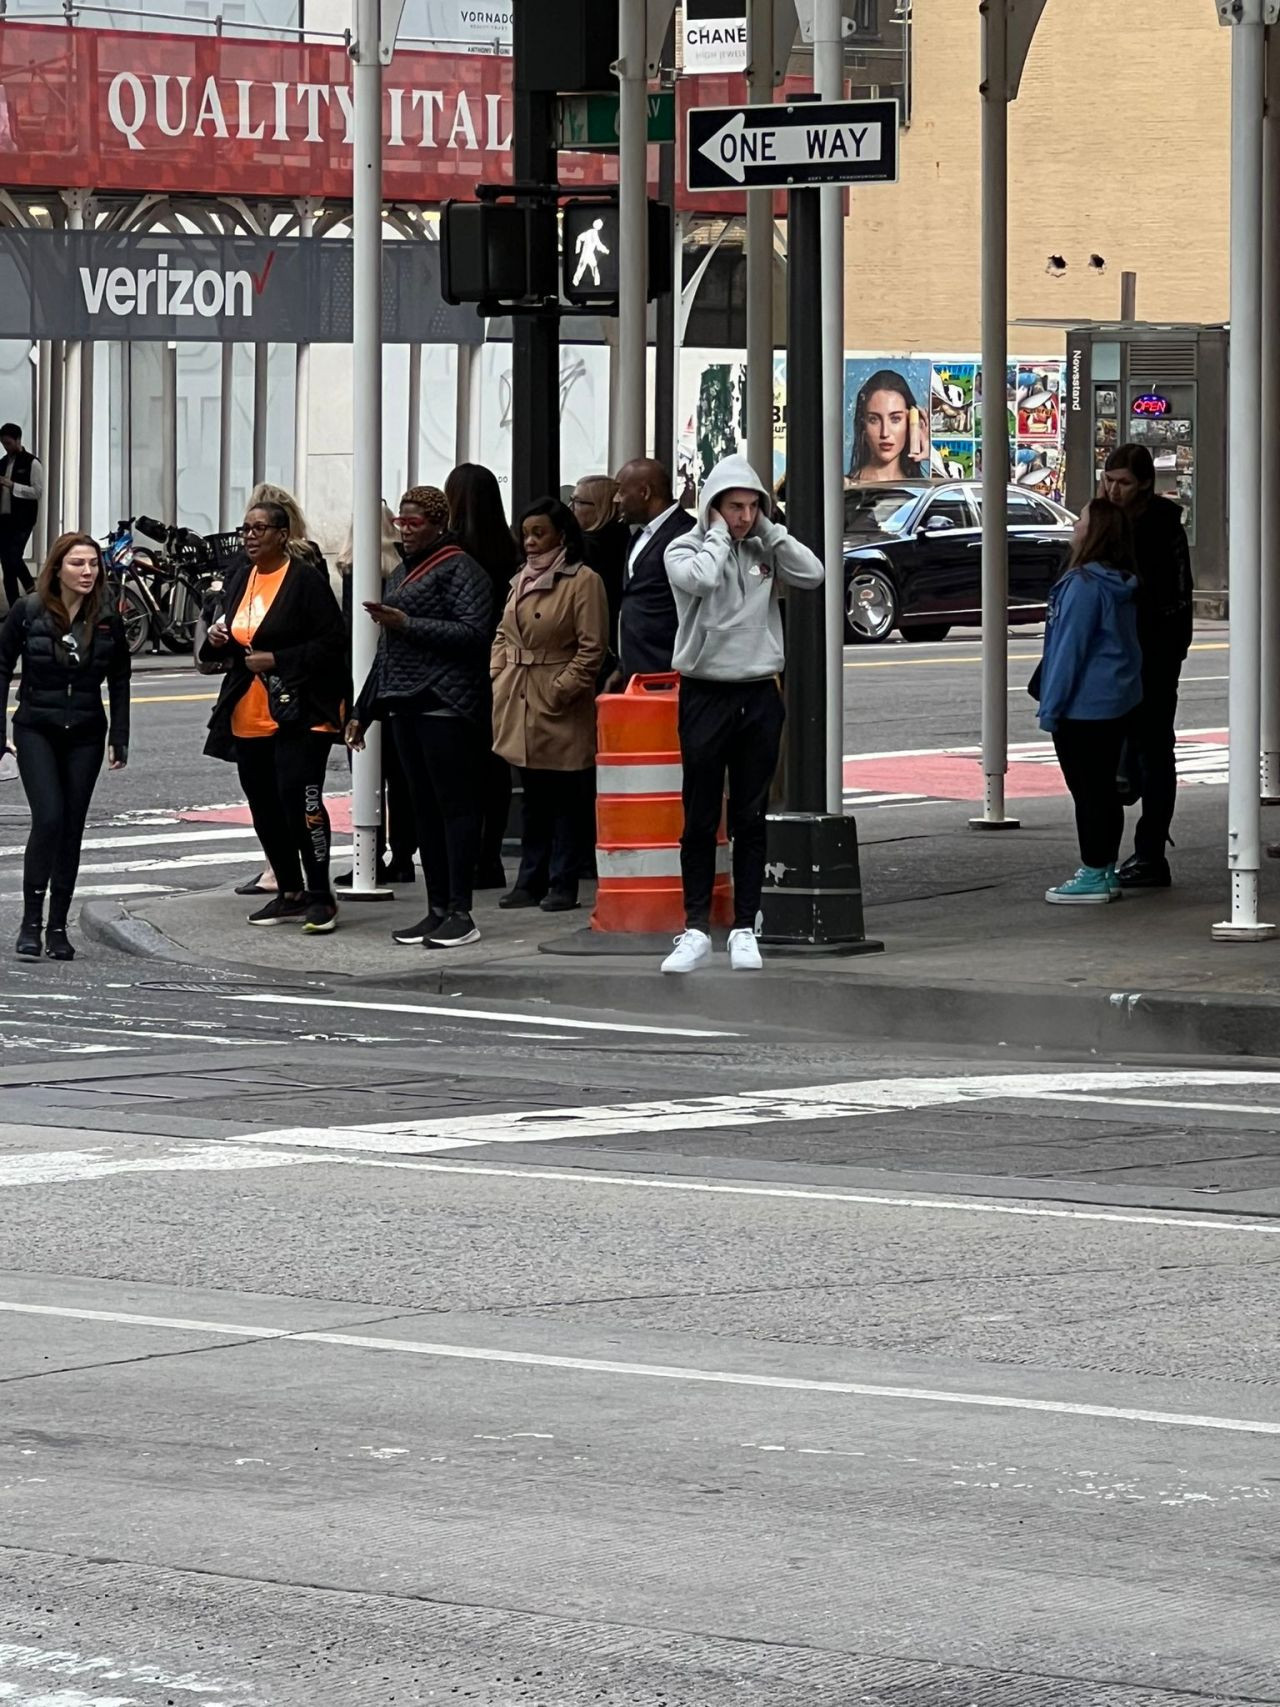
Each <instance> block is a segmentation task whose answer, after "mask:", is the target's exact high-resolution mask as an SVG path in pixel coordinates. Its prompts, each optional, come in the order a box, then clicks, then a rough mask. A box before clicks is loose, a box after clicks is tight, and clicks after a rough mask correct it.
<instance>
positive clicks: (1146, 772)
mask: <svg viewBox="0 0 1280 1707" xmlns="http://www.w3.org/2000/svg"><path fill="white" fill-rule="evenodd" d="M1181 671H1182V666H1181V664H1178V663H1174V664H1171V665H1170V664H1165V665H1161V666H1160V667H1158V668H1156V667H1145V668H1144V669H1143V672H1142V704H1141V705H1140V706H1139V707H1138V709H1137V710H1136V711H1135V712H1134V714H1133V720H1132V722H1131V724H1130V726H1129V750H1130V752H1131V753H1133V754H1134V755H1135V757H1136V760H1137V774H1136V776H1135V777H1134V781H1135V782H1136V783H1137V785H1138V787H1139V788H1141V790H1142V816H1141V818H1140V819H1139V820H1138V828H1137V831H1136V832H1135V834H1134V838H1133V851H1134V852H1135V853H1136V854H1137V856H1138V858H1139V859H1146V860H1162V859H1164V857H1165V848H1166V846H1167V844H1168V841H1169V827H1170V825H1171V824H1172V823H1173V810H1174V806H1175V804H1176V802H1177V795H1178V772H1177V766H1176V765H1175V763H1174V746H1175V743H1176V740H1177V737H1176V736H1175V734H1174V732H1173V725H1174V721H1175V719H1176V718H1177V715H1178V677H1179V675H1180V674H1181Z"/></svg>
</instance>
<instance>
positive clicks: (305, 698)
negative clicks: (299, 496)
mask: <svg viewBox="0 0 1280 1707" xmlns="http://www.w3.org/2000/svg"><path fill="white" fill-rule="evenodd" d="M244 548H245V561H244V563H243V564H242V565H240V566H239V567H237V568H236V569H233V570H232V572H231V574H230V575H229V576H228V579H227V584H226V586H225V587H224V588H223V609H222V612H221V614H220V615H219V617H218V618H217V620H216V621H214V622H213V623H212V624H211V625H210V627H209V633H208V638H207V640H206V642H205V646H204V649H203V651H202V653H201V656H202V657H203V658H205V659H212V658H218V657H225V656H226V655H227V648H230V649H231V652H232V657H231V665H230V668H229V669H228V671H227V673H226V675H225V676H224V677H223V681H222V692H221V693H220V694H219V695H218V703H217V705H215V706H214V708H213V715H212V717H211V718H210V719H209V739H208V741H207V742H206V743H205V749H204V750H205V752H206V753H208V754H209V755H210V756H211V757H213V758H219V759H227V760H229V761H231V762H233V763H234V764H235V766H236V768H237V770H238V771H239V773H240V786H241V787H242V788H243V789H244V793H245V798H246V799H247V800H248V802H249V810H250V812H251V813H252V815H253V827H254V829H255V830H256V831H257V834H258V839H259V841H260V842H261V843H262V847H263V851H264V852H265V854H266V856H267V859H268V861H269V863H270V865H271V869H272V870H273V871H274V872H275V874H276V882H277V884H278V886H279V887H278V892H277V894H276V895H275V896H273V897H272V899H271V900H270V901H268V902H267V904H266V906H265V907H260V908H259V909H258V911H257V912H256V913H251V914H250V915H249V923H250V924H251V925H281V924H299V925H301V926H302V929H303V930H304V931H306V932H308V933H309V934H311V935H316V936H318V935H323V934H325V933H327V932H329V931H332V930H333V929H334V928H335V927H336V925H337V919H338V907H337V902H336V901H335V900H334V895H333V886H332V884H331V883H330V880H329V845H330V833H329V814H328V812H327V811H326V810H325V804H324V776H325V768H326V766H327V764H328V761H329V753H330V750H331V749H332V747H333V744H334V742H335V741H336V740H338V738H339V731H340V730H341V727H342V719H343V711H344V706H345V701H346V699H347V698H348V694H347V691H346V690H347V657H346V629H345V627H344V625H343V621H342V611H341V609H340V608H339V605H338V601H337V600H336V599H335V598H334V596H333V592H332V590H331V589H330V587H329V584H328V581H327V579H326V578H325V577H323V576H321V575H317V574H316V571H315V568H314V566H313V565H312V563H311V562H309V561H308V560H307V559H306V558H304V557H302V556H300V555H299V550H298V547H297V546H296V545H295V544H294V542H293V541H291V540H290V537H289V517H288V515H287V513H286V512H285V511H284V509H282V508H281V506H280V505H279V504H272V503H262V504H258V505H256V506H255V507H254V508H253V509H251V510H250V511H249V513H248V514H247V515H246V517H245V519H244Z"/></svg>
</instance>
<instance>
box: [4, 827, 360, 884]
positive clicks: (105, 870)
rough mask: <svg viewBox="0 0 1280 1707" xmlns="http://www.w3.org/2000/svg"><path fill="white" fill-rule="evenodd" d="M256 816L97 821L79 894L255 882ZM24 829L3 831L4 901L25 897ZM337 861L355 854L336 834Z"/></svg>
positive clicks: (88, 839)
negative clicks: (218, 819) (253, 818)
mask: <svg viewBox="0 0 1280 1707" xmlns="http://www.w3.org/2000/svg"><path fill="white" fill-rule="evenodd" d="M331 804H332V803H331ZM202 812H210V813H218V814H220V815H223V816H224V817H225V815H227V814H230V813H234V814H235V815H236V816H237V817H239V818H241V819H242V821H241V822H238V823H228V822H225V821H223V822H218V823H209V822H205V821H202V819H201V818H200V816H199V814H201V813H202ZM335 816H339V814H335ZM341 816H344V817H345V814H342V815H341ZM248 817H249V814H248V811H247V809H246V808H244V807H243V806H240V807H207V808H201V807H194V808H190V809H187V810H184V811H183V812H178V811H160V812H147V813H137V812H123V813H117V814H115V815H114V816H112V817H107V818H103V819H100V820H98V821H96V822H95V821H94V820H93V819H91V820H90V828H89V830H88V833H87V834H86V835H85V838H84V843H83V848H82V857H81V861H80V881H79V883H77V885H76V895H77V896H78V897H80V898H81V899H86V900H87V899H89V898H91V897H93V898H102V899H106V898H110V897H112V896H118V897H120V898H121V899H124V898H125V897H132V898H134V899H137V898H139V897H142V896H146V895H176V894H180V893H182V892H184V891H190V890H194V889H211V888H214V887H216V886H218V885H221V884H226V883H230V882H233V881H239V880H240V879H241V878H242V877H243V878H248V877H251V876H253V875H254V874H255V873H256V872H259V871H261V869H262V850H261V849H260V848H259V846H258V838H257V837H256V836H255V835H254V833H253V827H252V825H251V824H250V823H249V821H248ZM24 827H25V826H23V825H20V824H14V823H12V822H10V823H8V824H6V825H4V826H3V827H0V835H3V836H4V837H5V838H6V839H5V841H4V843H3V844H0V901H4V900H6V899H13V898H15V897H18V896H21V894H22V856H23V851H24V846H25V842H24V840H23V839H22V834H23V829H24ZM15 832H17V833H15ZM333 857H334V860H335V862H336V869H337V870H339V871H341V870H342V869H343V864H344V861H347V860H349V859H350V857H351V843H350V841H349V839H347V838H346V837H345V836H335V838H334V845H333Z"/></svg>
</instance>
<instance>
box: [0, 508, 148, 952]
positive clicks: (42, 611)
mask: <svg viewBox="0 0 1280 1707" xmlns="http://www.w3.org/2000/svg"><path fill="white" fill-rule="evenodd" d="M105 583H106V572H105V570H104V568H103V563H102V552H101V551H100V549H99V548H98V545H97V542H96V541H95V540H93V539H91V538H90V536H89V535H88V534H87V533H64V534H63V535H62V537H61V539H59V540H57V541H55V543H54V546H53V549H52V550H51V551H50V553H49V555H48V557H47V559H46V560H45V565H44V568H43V569H41V571H40V576H39V579H38V580H37V582H36V588H35V591H34V592H33V593H29V594H28V595H27V596H26V597H25V598H23V599H20V600H19V601H18V603H17V604H15V605H14V607H13V609H12V610H11V611H10V612H9V615H8V617H7V618H6V619H5V625H4V628H3V630H0V753H4V752H5V751H6V750H7V748H8V737H7V735H6V732H5V724H4V715H5V710H4V708H5V706H6V705H7V704H8V700H9V684H10V682H11V681H12V680H13V673H14V671H15V670H16V669H17V667H18V663H19V661H21V664H22V677H21V682H20V686H19V688H18V709H17V711H16V712H15V714H14V719H13V726H14V732H15V734H16V736H17V738H18V740H17V758H18V774H19V776H20V777H21V778H22V786H23V788H24V789H25V791H26V795H27V803H28V805H29V806H30V808H31V834H30V835H29V836H28V838H27V849H26V857H25V860H24V862H23V869H22V901H23V907H22V928H21V930H20V931H19V933H18V942H17V952H18V953H19V954H20V955H21V956H22V957H23V959H25V960H37V959H39V957H40V947H41V934H42V932H43V931H44V901H45V890H46V889H47V890H48V891H49V926H48V931H47V932H45V933H44V950H45V953H46V954H47V955H48V956H49V958H50V959H51V960H71V959H73V958H74V956H75V950H74V949H73V948H72V946H71V944H70V942H68V940H67V912H68V910H69V908H70V906H71V897H72V894H73V893H74V890H75V886H76V876H77V874H78V872H79V869H80V842H81V839H82V837H83V836H84V825H85V819H86V818H87V817H88V815H89V802H90V801H91V800H92V799H93V790H94V785H95V784H96V782H97V780H98V773H99V771H100V770H101V769H102V760H103V749H104V747H109V749H110V762H111V769H112V770H113V771H118V770H123V769H124V766H125V763H126V761H127V759H128V757H129V647H128V643H127V641H126V640H125V633H124V627H123V624H122V623H121V621H120V618H119V617H118V616H117V615H115V613H114V612H113V611H112V610H111V608H110V605H109V603H108V601H107V596H106V585H105ZM104 681H105V682H106V684H107V691H108V694H109V697H110V701H111V721H110V725H108V722H107V716H106V713H105V712H104V711H103V708H102V684H103V682H104Z"/></svg>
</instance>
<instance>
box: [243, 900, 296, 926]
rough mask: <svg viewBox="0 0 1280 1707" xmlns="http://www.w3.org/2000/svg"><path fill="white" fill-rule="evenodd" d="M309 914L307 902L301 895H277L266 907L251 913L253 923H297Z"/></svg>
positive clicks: (251, 922) (250, 918)
mask: <svg viewBox="0 0 1280 1707" xmlns="http://www.w3.org/2000/svg"><path fill="white" fill-rule="evenodd" d="M306 916H307V903H306V900H305V899H304V897H303V896H301V895H277V896H275V897H274V898H273V899H272V900H270V901H268V902H267V904H266V906H265V907H259V908H258V910H257V912H256V913H250V914H249V923H250V924H251V925H296V924H297V923H298V922H299V920H300V919H305V918H306Z"/></svg>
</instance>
